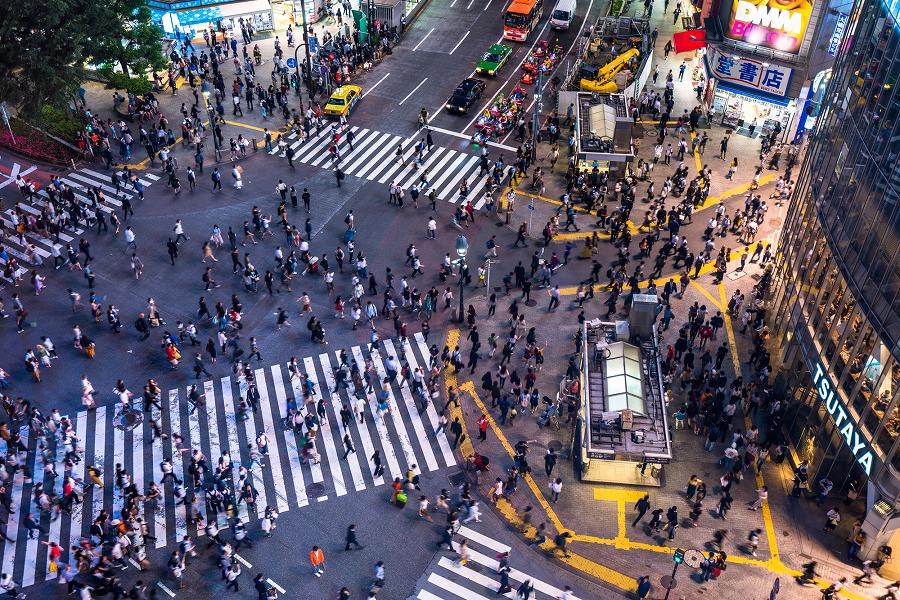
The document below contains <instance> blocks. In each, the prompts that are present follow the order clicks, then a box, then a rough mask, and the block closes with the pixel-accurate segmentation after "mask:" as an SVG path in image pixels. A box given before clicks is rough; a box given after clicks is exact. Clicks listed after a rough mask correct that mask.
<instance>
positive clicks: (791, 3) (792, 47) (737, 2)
mask: <svg viewBox="0 0 900 600" xmlns="http://www.w3.org/2000/svg"><path fill="white" fill-rule="evenodd" d="M811 12H812V2H811V1H810V0H754V1H752V2H748V1H747V0H734V2H733V4H732V9H731V19H730V22H729V23H728V27H727V29H726V30H725V35H726V36H727V37H729V38H731V39H733V40H743V41H745V42H749V43H751V44H753V45H754V46H762V47H764V48H771V49H773V50H781V51H782V52H790V53H791V54H797V53H798V52H799V51H800V42H802V41H803V35H804V33H806V26H807V25H808V24H809V17H810V13H811Z"/></svg>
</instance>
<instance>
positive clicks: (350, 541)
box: [344, 525, 365, 551]
mask: <svg viewBox="0 0 900 600" xmlns="http://www.w3.org/2000/svg"><path fill="white" fill-rule="evenodd" d="M344 541H345V542H346V543H345V545H344V550H346V551H350V550H351V549H352V548H351V546H354V547H355V548H356V549H357V550H362V549H363V548H365V546H363V545H362V544H360V543H359V540H358V539H357V538H356V525H350V526H349V527H347V535H345V536H344Z"/></svg>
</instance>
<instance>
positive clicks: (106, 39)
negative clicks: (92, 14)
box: [86, 0, 168, 76]
mask: <svg viewBox="0 0 900 600" xmlns="http://www.w3.org/2000/svg"><path fill="white" fill-rule="evenodd" d="M98 5H99V6H98V14H97V22H96V31H99V32H102V35H98V36H95V37H92V38H91V39H90V43H89V45H88V48H87V50H86V52H87V54H88V55H89V56H90V57H91V61H92V62H93V63H94V64H97V65H117V66H118V67H119V68H120V69H121V70H122V72H123V73H125V74H126V75H131V74H132V73H134V74H136V75H138V76H143V75H145V74H146V73H147V72H148V71H149V70H159V69H164V68H165V67H166V65H167V64H168V61H167V60H166V57H165V56H163V53H162V48H161V46H160V43H159V40H160V38H162V36H163V31H162V29H161V28H160V27H159V26H158V25H154V24H153V23H152V21H151V18H150V9H149V8H148V7H147V5H146V0H108V1H106V2H103V3H98Z"/></svg>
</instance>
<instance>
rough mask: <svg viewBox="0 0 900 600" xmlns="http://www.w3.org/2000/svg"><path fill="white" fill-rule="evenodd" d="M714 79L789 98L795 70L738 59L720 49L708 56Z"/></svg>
mask: <svg viewBox="0 0 900 600" xmlns="http://www.w3.org/2000/svg"><path fill="white" fill-rule="evenodd" d="M706 60H707V61H708V65H709V71H710V73H711V74H712V76H713V77H715V78H716V79H718V80H720V81H726V82H728V83H729V84H731V85H737V86H742V87H747V88H750V89H753V90H759V91H761V92H766V93H768V94H775V95H776V96H787V93H788V89H789V88H790V86H791V77H792V76H793V73H794V70H793V69H791V68H790V67H782V66H781V65H771V64H768V63H764V62H760V61H758V60H753V59H750V58H736V57H733V56H729V55H727V54H725V53H723V52H722V51H721V50H719V49H718V48H715V49H713V50H711V51H710V52H709V53H708V54H707V55H706Z"/></svg>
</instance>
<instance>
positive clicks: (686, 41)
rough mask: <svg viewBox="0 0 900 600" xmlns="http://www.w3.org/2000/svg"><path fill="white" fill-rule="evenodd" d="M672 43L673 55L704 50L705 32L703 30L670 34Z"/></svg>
mask: <svg viewBox="0 0 900 600" xmlns="http://www.w3.org/2000/svg"><path fill="white" fill-rule="evenodd" d="M672 43H673V44H674V45H675V54H681V53H682V52H693V51H694V50H698V49H700V48H706V31H704V30H703V29H692V30H691V31H679V32H678V33H674V34H672Z"/></svg>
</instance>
